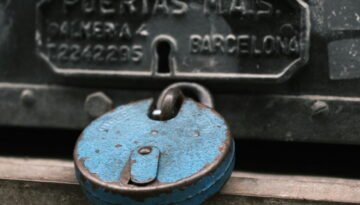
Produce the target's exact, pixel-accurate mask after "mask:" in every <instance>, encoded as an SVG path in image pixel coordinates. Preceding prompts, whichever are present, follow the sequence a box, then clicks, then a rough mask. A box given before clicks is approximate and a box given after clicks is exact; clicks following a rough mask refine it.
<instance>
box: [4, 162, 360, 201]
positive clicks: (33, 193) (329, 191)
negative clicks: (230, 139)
mask: <svg viewBox="0 0 360 205" xmlns="http://www.w3.org/2000/svg"><path fill="white" fill-rule="evenodd" d="M0 199H1V201H2V204H6V205H7V204H9V205H10V204H50V205H55V204H61V205H64V204H86V203H87V202H86V199H85V198H84V196H83V194H82V193H81V191H80V188H79V186H78V183H77V181H76V179H75V176H74V167H73V163H72V162H71V161H67V160H53V159H30V158H9V157H0ZM29 202H30V203H29ZM207 204H208V205H217V204H219V205H220V204H221V205H224V204H246V205H248V204H249V205H263V204H271V205H273V204H274V205H275V204H279V205H280V204H291V205H307V204H311V205H312V204H314V205H315V204H360V181H359V180H348V179H339V178H323V177H306V176H284V175H272V174H256V173H245V172H234V173H233V175H232V177H231V179H230V181H229V182H228V183H227V185H226V186H225V187H224V189H223V190H222V192H221V194H219V195H218V196H216V197H214V198H213V199H211V200H209V202H207Z"/></svg>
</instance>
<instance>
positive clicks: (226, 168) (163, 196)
mask: <svg viewBox="0 0 360 205" xmlns="http://www.w3.org/2000/svg"><path fill="white" fill-rule="evenodd" d="M150 105H151V100H146V101H142V102H138V103H134V104H130V105H125V106H121V107H119V108H117V109H116V110H115V111H114V112H112V113H109V114H107V115H105V116H103V117H101V118H100V119H98V120H96V121H94V122H93V123H92V124H91V125H90V126H89V127H88V128H86V129H85V130H84V132H83V136H82V137H81V138H80V140H79V142H78V144H77V148H76V153H77V155H76V156H75V158H76V160H78V161H83V165H84V167H85V168H86V170H88V172H89V173H91V174H92V175H95V176H96V177H97V178H98V179H99V180H100V181H102V182H106V183H112V184H117V185H118V186H119V188H120V189H121V186H126V185H122V184H121V183H120V178H121V173H122V171H123V170H124V168H125V166H126V165H127V163H128V161H129V158H130V156H131V153H132V152H133V151H134V150H137V149H138V148H139V147H145V146H154V147H157V148H158V149H159V151H160V155H161V157H160V159H159V162H158V164H159V167H158V173H157V176H156V180H157V182H158V183H161V184H172V183H176V182H180V181H182V180H184V179H187V178H190V177H192V176H193V175H195V174H197V173H199V172H200V171H201V170H203V169H204V168H205V167H206V166H208V165H210V164H213V163H214V162H215V161H216V160H217V159H218V158H219V157H220V156H221V155H223V154H224V153H222V152H221V150H220V148H221V147H223V146H224V145H225V144H226V142H228V141H229V136H228V134H227V132H228V130H227V126H226V123H225V122H224V120H223V119H222V118H221V117H219V116H218V115H217V114H215V113H214V112H213V111H212V110H211V109H208V108H201V107H199V106H198V105H197V103H195V102H193V101H191V100H186V101H185V102H184V104H183V106H182V108H181V110H180V112H179V114H178V115H177V116H176V117H175V118H173V119H171V120H169V121H164V122H163V121H154V120H151V119H149V118H148V116H147V113H148V109H149V107H150ZM225 154H226V158H225V159H224V160H223V162H222V163H221V164H220V166H219V167H218V168H217V169H216V170H215V171H213V173H209V175H206V176H204V177H202V178H201V179H200V180H198V181H194V183H193V184H191V185H188V186H187V187H186V188H184V187H181V188H179V187H174V189H173V190H172V191H171V192H164V193H159V195H158V196H153V197H148V198H145V199H141V200H139V199H133V198H130V197H128V196H126V195H120V194H116V193H113V192H109V191H108V190H105V189H102V188H99V187H94V186H93V185H92V183H91V182H90V181H88V180H85V181H83V180H79V181H80V183H81V184H82V185H83V187H84V189H85V192H86V193H87V195H88V197H89V198H91V199H92V201H93V202H94V203H95V204H135V205H136V204H174V203H175V204H200V203H201V202H203V201H204V200H205V199H206V198H208V197H209V196H211V195H212V194H214V193H216V192H217V191H219V189H220V188H221V186H222V185H223V184H224V183H225V181H226V180H227V179H228V178H229V176H230V174H231V170H232V168H233V164H234V148H233V145H232V148H231V150H230V152H229V153H225ZM136 173H137V175H138V176H140V177H145V176H148V175H149V173H148V170H147V169H139V170H137V171H136ZM80 174H81V173H80V172H79V171H78V175H80ZM78 178H79V179H80V178H81V177H78ZM149 186H151V185H149ZM140 195H141V194H140ZM190 202H191V203H190Z"/></svg>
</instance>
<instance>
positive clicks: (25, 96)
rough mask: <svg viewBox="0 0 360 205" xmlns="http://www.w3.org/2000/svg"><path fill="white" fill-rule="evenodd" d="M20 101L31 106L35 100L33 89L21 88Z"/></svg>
mask: <svg viewBox="0 0 360 205" xmlns="http://www.w3.org/2000/svg"><path fill="white" fill-rule="evenodd" d="M20 98H21V102H22V103H23V104H24V105H26V106H32V105H34V104H35V102H36V98H35V94H34V91H32V90H28V89H26V90H23V91H22V92H21V97H20Z"/></svg>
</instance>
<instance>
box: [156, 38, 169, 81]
mask: <svg viewBox="0 0 360 205" xmlns="http://www.w3.org/2000/svg"><path fill="white" fill-rule="evenodd" d="M156 52H157V54H158V66H157V71H158V73H162V74H168V73H170V52H171V45H170V43H169V42H167V41H160V42H158V43H157V45H156Z"/></svg>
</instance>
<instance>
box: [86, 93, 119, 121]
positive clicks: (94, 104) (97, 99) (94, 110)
mask: <svg viewBox="0 0 360 205" xmlns="http://www.w3.org/2000/svg"><path fill="white" fill-rule="evenodd" d="M112 107H113V101H112V100H111V99H110V98H109V97H108V96H107V95H106V94H105V93H103V92H96V93H93V94H90V95H89V96H87V98H86V100H85V105H84V109H85V111H86V113H87V114H88V115H89V116H90V117H93V118H98V117H100V116H102V115H103V114H105V113H107V112H109V111H110V110H111V109H112Z"/></svg>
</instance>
